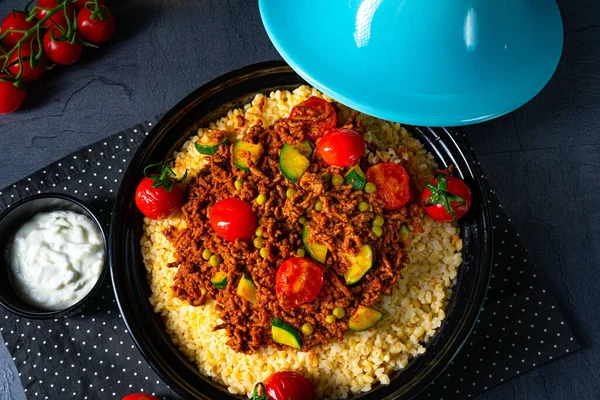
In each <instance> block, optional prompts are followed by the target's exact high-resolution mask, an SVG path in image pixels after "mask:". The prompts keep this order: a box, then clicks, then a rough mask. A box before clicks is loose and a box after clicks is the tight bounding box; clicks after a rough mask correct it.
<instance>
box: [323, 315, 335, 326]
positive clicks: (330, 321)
mask: <svg viewBox="0 0 600 400" xmlns="http://www.w3.org/2000/svg"><path fill="white" fill-rule="evenodd" d="M335 321H337V318H336V317H335V315H328V316H327V317H325V322H327V323H328V324H333V323H334V322H335Z"/></svg>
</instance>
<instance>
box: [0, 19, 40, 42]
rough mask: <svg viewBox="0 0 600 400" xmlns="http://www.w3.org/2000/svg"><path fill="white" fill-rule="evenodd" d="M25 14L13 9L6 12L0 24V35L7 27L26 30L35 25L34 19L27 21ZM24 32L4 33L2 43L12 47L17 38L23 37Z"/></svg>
mask: <svg viewBox="0 0 600 400" xmlns="http://www.w3.org/2000/svg"><path fill="white" fill-rule="evenodd" d="M26 18H27V15H25V13H23V12H21V11H13V12H11V13H10V14H8V15H7V16H6V17H5V18H4V20H3V21H2V26H0V35H2V34H3V33H4V32H6V31H7V30H8V29H18V30H21V31H27V30H29V29H31V28H33V27H34V26H35V21H27V19H26ZM24 35H25V34H24V33H18V32H12V33H9V34H8V35H6V37H5V38H4V39H2V43H3V44H5V45H6V46H7V47H8V48H12V47H13V46H14V45H16V44H17V42H18V41H19V40H21V39H22V38H23V36H24Z"/></svg>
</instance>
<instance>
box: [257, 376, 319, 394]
mask: <svg viewBox="0 0 600 400" xmlns="http://www.w3.org/2000/svg"><path fill="white" fill-rule="evenodd" d="M263 386H264V389H265V393H262V392H260V393H257V391H258V390H257V389H259V388H260V389H259V390H261V391H262V388H263ZM313 398H314V392H313V388H312V387H311V386H310V383H309V382H308V381H307V380H306V378H305V377H304V376H302V374H299V373H298V372H291V371H282V372H276V373H274V374H273V375H271V376H269V377H268V378H267V379H265V381H264V382H263V383H259V384H257V385H256V386H255V388H254V395H253V396H252V400H265V399H267V400H312V399H313Z"/></svg>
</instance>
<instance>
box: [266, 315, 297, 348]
mask: <svg viewBox="0 0 600 400" xmlns="http://www.w3.org/2000/svg"><path fill="white" fill-rule="evenodd" d="M271 333H272V334H273V341H274V342H275V343H279V344H285V345H286V346H290V347H293V348H295V349H301V348H302V339H300V335H298V331H297V330H296V329H294V327H293V326H291V325H290V324H287V323H285V322H283V321H282V320H280V319H279V318H273V322H272V323H271Z"/></svg>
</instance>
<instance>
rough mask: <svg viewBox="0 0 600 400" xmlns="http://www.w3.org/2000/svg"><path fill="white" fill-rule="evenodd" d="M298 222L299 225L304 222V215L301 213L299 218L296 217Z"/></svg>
mask: <svg viewBox="0 0 600 400" xmlns="http://www.w3.org/2000/svg"><path fill="white" fill-rule="evenodd" d="M298 223H299V224H300V225H304V224H305V223H306V217H305V216H304V215H303V216H301V217H300V218H298Z"/></svg>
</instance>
